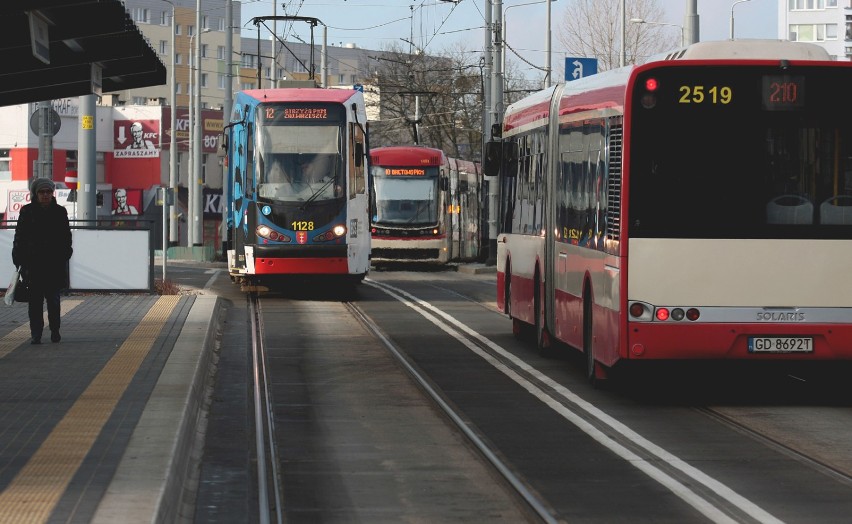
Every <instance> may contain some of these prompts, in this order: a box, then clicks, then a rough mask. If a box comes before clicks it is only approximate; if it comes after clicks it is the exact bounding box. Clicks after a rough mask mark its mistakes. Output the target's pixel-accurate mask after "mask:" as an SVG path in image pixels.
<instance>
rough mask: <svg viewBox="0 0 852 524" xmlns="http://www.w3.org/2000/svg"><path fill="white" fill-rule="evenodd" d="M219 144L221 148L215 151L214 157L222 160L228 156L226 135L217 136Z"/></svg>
mask: <svg viewBox="0 0 852 524" xmlns="http://www.w3.org/2000/svg"><path fill="white" fill-rule="evenodd" d="M219 144H221V147H219V149H217V150H216V156H218V157H219V158H222V157H224V156H227V155H228V135H225V134H221V135H219Z"/></svg>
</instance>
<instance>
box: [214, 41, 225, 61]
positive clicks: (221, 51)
mask: <svg viewBox="0 0 852 524" xmlns="http://www.w3.org/2000/svg"><path fill="white" fill-rule="evenodd" d="M216 58H218V59H219V60H224V59H225V46H223V45H220V46H217V47H216Z"/></svg>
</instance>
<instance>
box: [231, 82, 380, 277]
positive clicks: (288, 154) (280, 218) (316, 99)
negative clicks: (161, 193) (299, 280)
mask: <svg viewBox="0 0 852 524" xmlns="http://www.w3.org/2000/svg"><path fill="white" fill-rule="evenodd" d="M366 121H367V116H366V111H365V109H364V98H363V95H362V94H361V93H360V92H358V91H355V90H346V89H321V88H277V89H255V90H247V91H242V92H239V93H237V95H236V97H235V100H234V110H233V114H232V116H231V121H230V123H229V124H228V125H227V126H226V128H225V136H224V142H223V147H224V148H225V156H226V158H225V163H226V165H227V168H226V170H225V171H226V183H227V184H228V188H229V190H228V199H227V206H228V211H227V214H226V218H227V220H226V222H227V225H228V237H227V239H226V242H227V248H228V249H227V258H228V270H229V272H230V274H231V277H232V279H233V280H234V281H236V282H239V283H241V284H243V285H244V286H245V287H246V288H248V289H250V290H251V289H252V288H254V289H262V288H264V287H265V288H269V287H270V286H272V285H275V283H276V281H281V280H284V277H294V276H299V277H306V276H315V277H321V278H325V279H332V278H335V279H338V280H343V281H345V282H348V283H353V284H354V283H358V282H360V281H361V280H362V279H363V278H364V276H365V275H366V274H367V272H368V270H369V267H370V231H369V218H370V217H369V210H368V208H369V205H370V202H369V185H368V184H367V174H368V168H367V160H368V158H367V129H366Z"/></svg>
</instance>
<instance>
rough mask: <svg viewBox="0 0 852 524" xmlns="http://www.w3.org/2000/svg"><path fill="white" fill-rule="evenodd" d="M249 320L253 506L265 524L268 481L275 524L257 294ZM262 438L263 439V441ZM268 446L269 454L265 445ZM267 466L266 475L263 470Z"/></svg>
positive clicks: (275, 481) (275, 467)
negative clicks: (254, 466) (254, 471)
mask: <svg viewBox="0 0 852 524" xmlns="http://www.w3.org/2000/svg"><path fill="white" fill-rule="evenodd" d="M248 301H249V318H250V322H251V329H250V331H251V351H252V377H253V378H254V381H253V382H254V383H253V384H252V389H253V395H254V427H255V431H254V438H255V446H256V453H257V499H258V500H257V504H258V518H259V522H260V524H269V522H270V519H269V516H270V513H271V512H272V511H271V510H270V506H269V481H270V478H271V480H272V490H273V497H274V500H275V506H274V513H275V518H276V522H277V523H278V524H281V523H282V522H283V510H284V508H283V507H282V504H281V489H280V484H279V479H280V473H279V463H278V454H277V452H276V450H275V423H274V418H273V416H272V402H271V401H270V398H271V397H270V394H269V387H268V384H269V382H268V381H267V376H266V352H265V351H264V347H263V316H262V315H261V312H260V299H259V298H258V296H257V293H250V294H249V295H248ZM264 435H265V438H264ZM267 442H268V443H269V451H268V452H267V450H266V443H267ZM267 463H268V464H269V468H270V471H268V470H267Z"/></svg>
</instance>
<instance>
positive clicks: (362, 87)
mask: <svg viewBox="0 0 852 524" xmlns="http://www.w3.org/2000/svg"><path fill="white" fill-rule="evenodd" d="M352 89H354V90H355V91H360V92H362V93H363V92H364V85H363V84H355V85H353V86H352Z"/></svg>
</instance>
